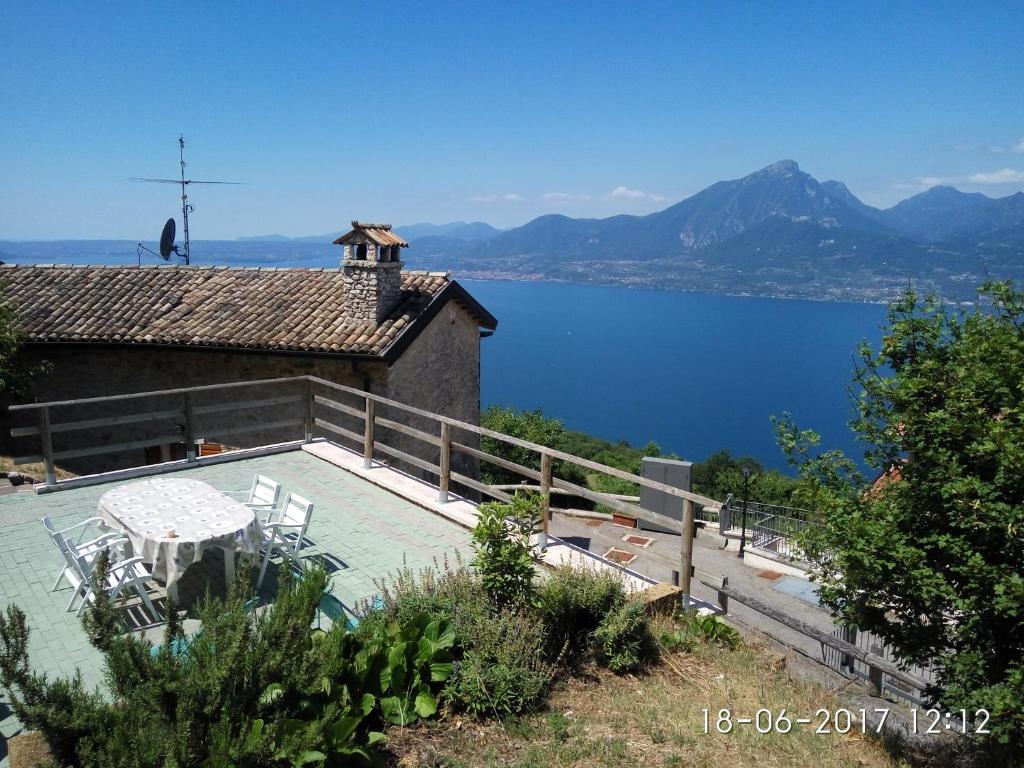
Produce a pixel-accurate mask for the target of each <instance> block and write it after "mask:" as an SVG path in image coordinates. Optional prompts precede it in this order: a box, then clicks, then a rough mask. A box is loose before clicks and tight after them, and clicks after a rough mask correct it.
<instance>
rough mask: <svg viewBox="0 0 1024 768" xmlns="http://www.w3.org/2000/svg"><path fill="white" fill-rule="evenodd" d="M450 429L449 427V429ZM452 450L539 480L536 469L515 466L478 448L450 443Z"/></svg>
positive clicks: (512, 462) (511, 462) (519, 465)
mask: <svg viewBox="0 0 1024 768" xmlns="http://www.w3.org/2000/svg"><path fill="white" fill-rule="evenodd" d="M450 428H451V427H449V429H450ZM452 448H454V449H455V450H457V451H458V452H459V453H464V454H466V455H467V456H472V457H474V458H477V459H480V461H486V462H487V463H489V464H494V465H495V466H498V467H502V468H503V469H507V470H509V471H510V472H516V473H518V474H520V475H523V476H525V477H528V478H530V479H531V480H540V472H538V471H537V470H536V469H530V468H529V467H524V466H523V465H522V464H517V463H516V462H514V461H509V460H508V459H503V458H501V457H500V456H495V455H493V454H490V453H487V452H486V451H481V450H480V449H479V448H473V447H471V446H468V445H464V444H462V443H452Z"/></svg>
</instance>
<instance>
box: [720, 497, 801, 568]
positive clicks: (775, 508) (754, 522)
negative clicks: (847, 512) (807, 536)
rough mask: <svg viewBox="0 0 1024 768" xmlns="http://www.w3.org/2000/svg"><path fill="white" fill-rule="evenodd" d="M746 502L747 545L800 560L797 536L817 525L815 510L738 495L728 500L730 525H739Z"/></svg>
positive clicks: (798, 538)
mask: <svg viewBox="0 0 1024 768" xmlns="http://www.w3.org/2000/svg"><path fill="white" fill-rule="evenodd" d="M744 504H746V508H747V511H746V519H747V546H750V547H755V548H757V549H760V550H763V551H765V552H770V553H772V554H775V555H778V556H779V557H784V558H793V559H796V560H800V559H801V558H802V554H803V552H802V550H801V548H800V536H801V535H802V534H804V533H806V532H807V531H808V530H809V529H811V528H813V527H814V526H817V525H818V522H817V521H816V520H815V519H814V518H815V513H814V512H812V511H810V510H807V509H800V508H798V507H785V506H782V505H781V504H762V503H760V502H756V501H746V502H744V501H743V500H742V499H739V500H733V502H732V528H733V530H736V529H737V528H740V527H741V526H742V521H743V507H744Z"/></svg>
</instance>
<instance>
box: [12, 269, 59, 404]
mask: <svg viewBox="0 0 1024 768" xmlns="http://www.w3.org/2000/svg"><path fill="white" fill-rule="evenodd" d="M6 292H7V286H6V285H5V284H4V283H0V395H5V394H6V395H8V396H10V397H13V398H17V399H24V398H26V397H28V396H29V393H30V391H31V385H32V380H33V379H34V378H35V377H36V376H39V375H40V374H43V373H45V372H46V371H48V370H49V369H50V366H49V364H48V363H42V364H40V365H37V366H26V365H25V364H24V362H23V361H22V360H21V359H20V357H19V352H20V351H21V343H22V335H21V333H20V331H18V307H17V305H16V304H15V303H14V302H13V300H11V299H10V298H9V297H8V296H7V295H6Z"/></svg>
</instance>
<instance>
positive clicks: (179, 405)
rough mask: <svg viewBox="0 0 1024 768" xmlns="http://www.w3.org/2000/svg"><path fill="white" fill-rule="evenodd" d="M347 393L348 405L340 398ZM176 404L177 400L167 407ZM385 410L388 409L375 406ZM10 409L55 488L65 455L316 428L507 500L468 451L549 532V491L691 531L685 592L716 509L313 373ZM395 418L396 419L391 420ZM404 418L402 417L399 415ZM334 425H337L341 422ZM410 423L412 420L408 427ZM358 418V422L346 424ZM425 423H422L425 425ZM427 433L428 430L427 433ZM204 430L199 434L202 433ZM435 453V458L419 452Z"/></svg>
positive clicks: (15, 433) (442, 497)
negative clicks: (647, 494)
mask: <svg viewBox="0 0 1024 768" xmlns="http://www.w3.org/2000/svg"><path fill="white" fill-rule="evenodd" d="M261 387H262V388H282V387H283V388H286V389H287V390H288V391H287V393H286V394H280V395H277V396H271V397H268V396H263V397H258V398H249V399H243V400H230V401H226V402H213V403H205V404H203V403H201V402H197V401H201V400H202V399H203V398H204V396H209V395H220V396H221V397H223V396H224V395H232V394H234V393H235V392H238V393H242V392H247V391H251V390H252V389H253V388H261ZM145 399H151V400H158V401H159V402H160V406H159V407H158V408H155V409H153V410H148V411H143V412H138V413H118V414H115V415H104V416H100V417H97V418H91V419H77V420H73V421H55V420H54V418H53V416H54V414H55V413H59V412H60V411H62V410H67V409H72V408H78V409H82V408H89V407H95V406H105V405H106V406H113V405H116V404H120V403H127V402H129V401H139V400H145ZM345 399H347V400H348V402H344V400H345ZM168 403H173V405H168ZM299 404H301V408H295V409H294V410H301V414H299V415H293V416H292V417H290V418H281V417H280V416H281V414H280V410H281V409H282V407H285V408H286V409H287V407H289V406H298V405H299ZM261 409H262V410H266V409H273V410H274V411H275V412H276V413H274V414H273V415H271V416H268V417H267V418H257V419H250V421H252V423H240V422H237V421H233V422H232V423H230V424H227V425H222V426H218V427H208V428H206V429H202V428H201V426H200V422H201V420H202V417H203V416H209V415H212V414H222V415H231V414H237V413H239V412H242V411H259V410H261ZM382 410H387V411H388V415H386V416H385V415H384V414H382V413H380V411H382ZM10 411H11V412H12V414H34V415H35V419H36V422H37V423H36V425H33V426H21V427H15V428H14V429H12V430H11V436H12V437H15V438H31V437H38V439H39V446H40V450H39V453H38V454H32V455H23V456H18V457H16V458H15V459H14V461H15V463H16V464H26V463H32V462H42V463H43V464H44V465H45V467H46V486H47V487H49V488H57V487H59V486H60V485H61V483H59V482H58V481H57V478H56V466H57V464H58V463H60V462H62V461H67V460H72V459H81V458H87V457H91V456H99V455H102V454H109V453H117V452H123V451H131V450H138V449H142V448H149V447H153V446H165V445H171V444H182V443H183V444H184V445H185V451H186V456H185V462H186V463H188V464H191V463H195V462H201V461H203V460H204V459H202V458H200V457H198V456H197V454H196V441H197V440H198V439H199V438H201V437H202V438H204V439H210V438H213V437H215V438H216V439H217V442H222V443H225V442H226V443H228V444H230V441H226V440H225V437H234V436H237V435H239V434H244V433H256V432H262V431H275V430H276V431H281V430H290V429H294V430H296V434H298V431H299V430H300V429H301V435H302V438H301V439H302V440H303V441H304V442H307V443H308V442H311V441H312V440H313V437H314V433H315V432H316V431H317V430H321V431H322V432H324V433H327V434H329V435H332V436H334V437H339V438H342V439H344V440H347V441H349V442H351V443H353V444H354V445H355V446H356V447H357V448H359V447H361V450H362V455H363V462H364V465H365V466H367V467H369V466H371V465H372V463H373V461H374V459H375V457H378V456H384V457H387V458H388V459H393V460H397V461H399V462H403V463H404V464H406V465H408V466H412V467H415V468H417V469H419V470H421V471H424V472H427V473H430V474H433V475H435V476H436V477H437V488H438V499H439V501H441V502H447V501H448V500H449V497H450V494H451V488H452V486H453V484H458V485H461V486H462V487H464V488H470V489H473V490H475V491H478V492H479V493H481V494H483V495H484V496H486V497H489V498H493V499H497V500H500V501H508V500H510V499H511V493H510V492H508V490H507V489H501V488H497V487H494V486H491V485H488V484H486V483H483V482H481V481H480V480H479V479H478V478H477V477H471V476H470V475H467V474H465V473H464V472H459V471H457V470H456V469H455V468H454V463H453V458H454V456H455V455H456V454H461V455H462V456H467V457H469V458H470V459H474V460H476V461H482V462H488V463H490V464H493V465H494V466H497V467H501V468H502V469H505V470H508V471H511V472H514V473H516V474H518V475H521V476H522V477H524V478H526V479H528V480H531V481H533V482H534V483H536V484H537V488H538V491H539V493H540V495H541V499H542V504H543V514H542V521H543V530H544V532H545V533H547V530H548V524H549V518H550V502H551V494H552V492H553V491H557V492H567V493H570V494H573V495H576V496H579V497H581V498H584V499H587V500H589V501H592V502H595V503H598V504H602V505H604V506H606V507H609V508H611V509H613V510H615V511H617V512H620V513H622V514H624V515H628V516H630V517H633V518H637V519H642V520H647V521H649V522H653V523H657V524H659V525H662V526H668V527H670V528H675V529H676V530H678V531H679V532H683V531H686V532H688V533H689V534H690V535H683V536H681V537H680V538H681V541H682V544H681V551H680V558H681V563H680V574H681V575H682V581H681V584H680V586H681V587H682V588H683V591H684V593H685V594H687V595H688V594H689V579H690V577H691V575H692V573H693V550H692V547H693V535H692V531H693V525H694V522H693V520H694V505H701V506H703V507H705V508H710V509H719V508H720V507H721V506H722V505H721V503H720V502H718V501H716V500H715V499H711V498H708V497H706V496H702V495H700V494H696V493H692V492H690V491H685V490H681V489H679V488H676V487H674V486H671V485H666V484H664V483H660V482H657V481H655V480H650V479H647V478H644V477H640V476H638V475H634V474H632V473H630V472H626V471H624V470H621V469H617V468H615V467H609V466H607V465H605V464H601V463H599V462H596V461H590V460H589V459H584V458H582V457H580V456H574V455H573V454H570V453H565V452H564V451H559V450H556V449H554V448H550V447H547V446H543V445H539V444H537V443H532V442H530V441H528V440H522V439H520V438H516V437H512V436H510V435H505V434H503V433H501V432H496V431H494V430H491V429H487V428H485V427H481V426H479V425H476V424H471V423H469V422H465V421H461V420H459V419H454V418H451V417H448V416H443V415H441V414H437V413H432V412H430V411H426V410H423V409H421V408H416V407H414V406H411V405H407V404H406V403H401V402H398V401H396V400H391V399H389V398H386V397H383V396H381V395H376V394H373V393H371V392H366V391H364V390H361V389H356V388H354V387H348V386H345V385H342V384H337V383H335V382H332V381H328V380H326V379H322V378H319V377H316V376H294V377H287V378H280V379H262V380H257V381H248V382H237V383H232V384H214V385H207V386H198V387H182V388H178V389H167V390H159V391H155V392H138V393H133V394H127V395H110V396H106V397H93V398H83V399H78V400H62V401H54V402H48V403H29V404H25V405H15V406H11V407H10ZM391 416H395V417H396V418H390V417H391ZM402 416H404V417H405V419H404V420H399V418H401V417H402ZM346 420H347V425H346V424H345V423H339V422H346ZM410 421H417V422H418V423H419V426H413V425H412V424H410V423H409V422H410ZM353 424H358V425H359V426H361V429H356V428H351V427H352V426H353ZM125 426H131V427H132V430H133V431H134V430H140V429H143V428H145V427H148V428H150V429H154V428H155V429H154V432H155V433H154V434H152V435H150V436H147V437H139V436H137V435H135V434H133V435H132V436H131V439H128V440H118V441H112V442H106V443H103V444H99V445H92V444H81V443H82V442H83V441H82V440H79V441H78V442H79V443H80V444H79V445H77V446H76V447H72V448H67V449H64V450H55V448H54V442H53V441H54V435H62V434H64V433H82V432H86V431H88V430H96V429H101V428H120V427H125ZM421 427H425V428H421ZM428 430H429V431H428ZM382 431H389V432H391V433H394V434H398V435H402V436H404V437H406V438H409V439H411V440H414V441H418V443H422V444H424V445H427V446H429V447H430V448H429V451H425V452H417V453H412V452H410V451H407V450H403V449H401V448H399V447H397V446H395V445H393V444H388V443H386V442H384V441H383V440H382V439H381V438H382V435H381V432H382ZM201 432H202V434H200V433H201ZM470 436H475V437H476V438H482V437H487V438H491V439H493V440H496V441H498V442H500V443H504V444H507V445H512V446H516V447H518V448H521V449H525V450H527V451H529V452H531V453H533V454H536V457H537V459H538V461H537V462H536V464H537V466H539V469H537V468H534V467H528V466H525V465H523V464H519V463H517V462H514V461H510V460H509V459H506V458H504V457H501V456H496V455H494V454H492V453H488V452H487V451H484V450H481V449H480V448H479V447H477V446H475V445H470V444H469V443H470V442H474V440H473V439H470ZM435 453H436V455H437V457H438V458H437V461H436V463H435V462H434V461H432V460H430V459H429V458H424V456H425V455H431V456H432V455H434V454H435ZM556 461H559V462H563V463H565V464H572V465H575V466H577V467H580V468H582V469H586V470H590V471H592V472H598V473H602V474H605V475H608V476H610V477H615V478H618V479H621V480H626V481H628V482H630V483H633V484H635V485H638V486H643V487H646V488H649V489H651V490H655V491H660V492H661V493H664V494H667V495H669V496H673V497H675V498H678V499H679V501H680V503H681V505H682V511H683V514H682V516H681V517H682V519H681V521H674V520H671V519H670V518H666V517H663V516H660V515H655V514H654V513H652V512H649V511H647V510H644V509H641V508H640V507H639V506H637V505H636V504H633V503H629V502H627V501H624V500H622V499H620V498H618V497H616V496H614V495H612V494H606V493H600V492H598V491H594V490H591V489H590V488H586V487H584V486H581V485H577V484H575V483H571V482H569V481H567V480H563V479H561V478H558V477H556V476H555V475H554V474H553V471H552V467H553V465H554V462H556Z"/></svg>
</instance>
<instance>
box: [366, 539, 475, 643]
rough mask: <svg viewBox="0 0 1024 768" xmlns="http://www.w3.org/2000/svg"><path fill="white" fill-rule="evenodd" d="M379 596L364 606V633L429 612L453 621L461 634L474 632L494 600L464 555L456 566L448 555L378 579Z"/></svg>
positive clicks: (404, 568) (459, 558)
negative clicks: (416, 569)
mask: <svg viewBox="0 0 1024 768" xmlns="http://www.w3.org/2000/svg"><path fill="white" fill-rule="evenodd" d="M376 586H377V589H378V591H379V599H378V600H376V601H375V602H374V603H372V604H370V603H366V604H364V605H363V606H362V613H363V614H364V617H363V619H362V621H361V622H360V625H359V629H360V632H363V631H366V630H367V629H369V628H372V627H373V626H374V624H376V623H378V622H384V623H389V622H393V621H397V622H398V623H399V624H406V623H408V622H409V621H411V620H412V619H413V617H415V616H417V615H419V614H421V613H426V614H428V615H430V616H433V617H434V618H443V619H447V620H448V621H450V622H451V623H452V624H453V625H454V626H455V630H456V634H457V635H458V636H459V637H466V636H467V635H469V634H470V632H469V628H470V627H471V626H472V625H473V622H475V621H476V619H477V617H479V616H483V615H487V614H489V613H490V611H491V603H490V599H489V597H488V595H487V591H486V590H485V589H484V586H483V583H482V582H481V581H480V576H479V575H478V574H476V573H474V572H473V571H471V570H470V569H469V568H467V567H465V565H464V564H463V562H462V559H461V557H457V559H456V562H455V564H454V565H452V564H450V563H449V562H448V560H447V558H446V559H445V560H444V561H442V562H441V563H437V562H435V563H434V565H433V567H427V568H423V569H420V570H419V571H414V570H413V569H411V568H409V567H403V568H401V569H399V570H398V571H397V572H396V573H394V574H393V575H391V576H390V577H389V578H387V579H383V580H380V581H378V582H377V584H376Z"/></svg>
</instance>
